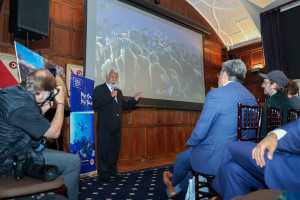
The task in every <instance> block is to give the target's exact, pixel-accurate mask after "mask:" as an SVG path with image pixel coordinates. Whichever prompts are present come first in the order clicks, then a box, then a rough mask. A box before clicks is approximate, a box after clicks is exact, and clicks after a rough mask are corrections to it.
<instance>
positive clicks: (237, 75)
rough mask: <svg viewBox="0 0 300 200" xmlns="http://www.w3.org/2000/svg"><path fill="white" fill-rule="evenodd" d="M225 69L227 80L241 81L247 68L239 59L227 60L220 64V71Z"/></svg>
mask: <svg viewBox="0 0 300 200" xmlns="http://www.w3.org/2000/svg"><path fill="white" fill-rule="evenodd" d="M224 71H226V72H227V75H228V80H229V81H238V82H240V83H242V82H243V81H244V79H245V77H246V73H247V68H246V65H245V63H244V62H243V61H241V60H240V59H234V60H228V61H226V62H223V64H222V72H224Z"/></svg>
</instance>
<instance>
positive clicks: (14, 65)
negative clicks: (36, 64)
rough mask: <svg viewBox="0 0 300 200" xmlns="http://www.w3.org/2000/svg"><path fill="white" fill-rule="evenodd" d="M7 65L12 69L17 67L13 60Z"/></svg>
mask: <svg viewBox="0 0 300 200" xmlns="http://www.w3.org/2000/svg"><path fill="white" fill-rule="evenodd" d="M8 65H9V67H10V68H12V69H16V68H17V67H18V64H17V63H16V62H14V61H12V62H10V63H9V64H8Z"/></svg>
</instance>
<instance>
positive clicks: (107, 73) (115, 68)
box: [106, 67, 119, 76]
mask: <svg viewBox="0 0 300 200" xmlns="http://www.w3.org/2000/svg"><path fill="white" fill-rule="evenodd" d="M112 70H113V71H114V72H116V73H118V74H119V71H118V68H117V67H111V68H110V69H109V70H108V71H106V75H107V76H109V73H110V71H112Z"/></svg>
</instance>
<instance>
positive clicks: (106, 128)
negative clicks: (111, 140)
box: [93, 83, 138, 132]
mask: <svg viewBox="0 0 300 200" xmlns="http://www.w3.org/2000/svg"><path fill="white" fill-rule="evenodd" d="M117 90H118V96H117V99H118V103H117V102H116V101H115V99H114V97H112V96H111V91H110V90H109V88H108V86H107V85H106V83H103V84H101V85H98V86H97V87H96V88H95V90H94V94H93V107H94V109H97V111H98V117H97V131H103V132H112V131H114V130H116V129H117V128H118V120H120V121H121V119H122V110H127V109H130V108H132V107H133V106H134V105H136V104H137V103H138V102H137V101H135V99H134V98H132V99H131V100H130V101H127V102H126V101H124V98H123V94H122V91H121V90H119V89H117Z"/></svg>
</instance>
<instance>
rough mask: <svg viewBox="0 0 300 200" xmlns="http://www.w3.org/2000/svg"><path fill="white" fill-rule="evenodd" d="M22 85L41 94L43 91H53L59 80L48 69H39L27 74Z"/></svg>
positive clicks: (35, 93)
mask: <svg viewBox="0 0 300 200" xmlns="http://www.w3.org/2000/svg"><path fill="white" fill-rule="evenodd" d="M21 86H22V87H24V88H25V89H26V90H27V91H28V92H30V93H32V94H34V95H39V94H40V93H41V92H42V91H49V92H51V91H53V90H54V89H55V88H56V86H57V82H56V80H55V78H54V76H53V75H52V74H51V72H50V71H49V70H48V69H37V70H34V71H32V72H30V73H29V74H28V75H27V76H26V78H25V80H24V81H22V83H21Z"/></svg>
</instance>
